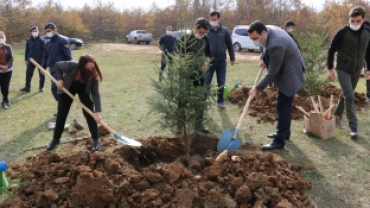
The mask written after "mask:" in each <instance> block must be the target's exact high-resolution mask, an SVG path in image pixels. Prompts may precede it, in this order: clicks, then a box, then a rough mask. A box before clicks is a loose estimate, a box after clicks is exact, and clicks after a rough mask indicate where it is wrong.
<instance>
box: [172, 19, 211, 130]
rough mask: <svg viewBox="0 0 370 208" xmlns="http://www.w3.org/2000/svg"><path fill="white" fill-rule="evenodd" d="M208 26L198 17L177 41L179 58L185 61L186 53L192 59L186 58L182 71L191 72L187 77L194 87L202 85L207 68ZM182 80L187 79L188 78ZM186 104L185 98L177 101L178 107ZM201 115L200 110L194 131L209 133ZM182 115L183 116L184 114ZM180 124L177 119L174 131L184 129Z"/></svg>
mask: <svg viewBox="0 0 370 208" xmlns="http://www.w3.org/2000/svg"><path fill="white" fill-rule="evenodd" d="M210 27H211V26H210V24H209V22H208V21H207V20H206V19H204V18H198V19H197V20H196V22H195V25H194V27H193V29H192V31H188V32H186V33H185V36H183V37H181V38H180V39H179V41H178V47H177V48H178V49H179V55H180V56H182V57H181V58H183V59H184V60H185V62H187V60H186V59H187V58H186V57H185V54H186V55H187V56H188V57H190V59H192V60H191V61H189V60H188V61H189V62H191V63H189V62H188V63H187V64H186V68H184V71H190V72H192V74H191V75H190V77H188V78H190V80H191V81H192V84H193V86H194V87H204V70H206V69H208V67H209V62H210V58H211V48H210V43H209V39H208V37H207V36H206V33H207V31H208V30H209V29H210ZM188 59H189V58H188ZM187 75H189V74H187V73H185V72H184V73H183V74H180V76H187ZM184 80H187V81H188V80H189V79H184ZM180 85H181V86H184V85H185V84H181V83H180ZM204 96H205V95H204ZM204 99H205V97H204ZM186 104H187V103H186V100H181V101H180V102H179V103H178V107H179V108H182V107H184V106H186ZM184 113H185V112H184ZM203 115H204V112H201V113H200V114H199V115H198V118H197V122H196V123H195V124H194V126H195V131H197V132H203V133H209V130H208V128H206V127H205V126H204V125H203ZM183 117H185V115H184V116H183ZM182 126H183V125H182V122H181V121H179V122H178V125H177V130H176V133H179V134H180V133H183V130H184V129H183V128H182Z"/></svg>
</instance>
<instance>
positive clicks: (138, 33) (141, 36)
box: [126, 30, 153, 44]
mask: <svg viewBox="0 0 370 208" xmlns="http://www.w3.org/2000/svg"><path fill="white" fill-rule="evenodd" d="M152 39H153V35H152V33H148V32H146V31H145V30H133V31H131V32H130V33H129V34H127V36H126V43H127V44H130V43H135V44H140V43H142V42H145V43H146V44H150V41H152Z"/></svg>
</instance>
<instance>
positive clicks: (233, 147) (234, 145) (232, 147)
mask: <svg viewBox="0 0 370 208" xmlns="http://www.w3.org/2000/svg"><path fill="white" fill-rule="evenodd" d="M241 145H242V140H240V139H238V138H236V139H232V140H231V141H230V144H229V146H228V147H227V150H228V151H236V150H238V149H239V147H240V146H241Z"/></svg>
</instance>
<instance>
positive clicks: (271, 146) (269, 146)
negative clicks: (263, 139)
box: [262, 142, 284, 150]
mask: <svg viewBox="0 0 370 208" xmlns="http://www.w3.org/2000/svg"><path fill="white" fill-rule="evenodd" d="M283 148H284V145H281V144H276V143H274V142H271V143H270V144H265V145H262V150H274V149H283Z"/></svg>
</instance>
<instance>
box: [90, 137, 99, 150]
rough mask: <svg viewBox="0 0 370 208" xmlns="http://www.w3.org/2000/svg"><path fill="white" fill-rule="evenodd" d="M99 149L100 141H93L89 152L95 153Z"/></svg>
mask: <svg viewBox="0 0 370 208" xmlns="http://www.w3.org/2000/svg"><path fill="white" fill-rule="evenodd" d="M100 147H101V142H100V140H99V139H93V145H92V149H91V152H95V151H97V150H98V149H99V148H100Z"/></svg>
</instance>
